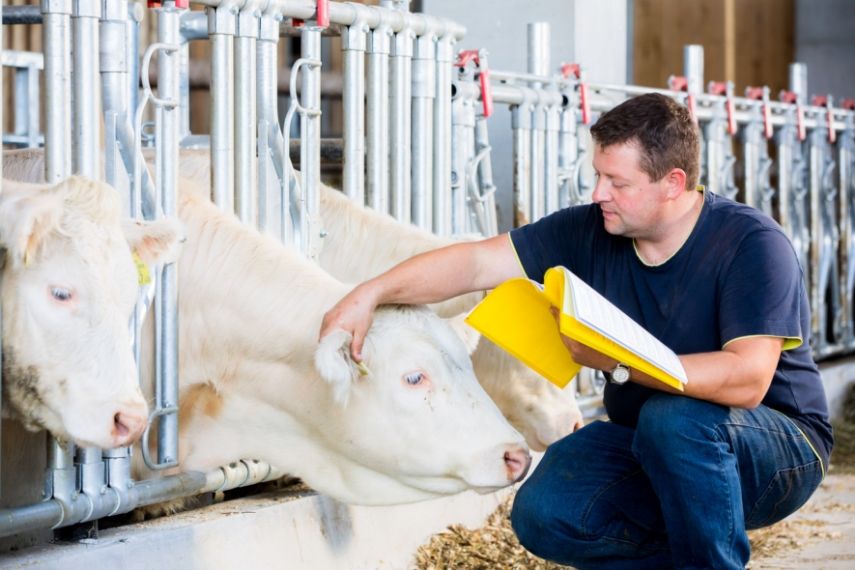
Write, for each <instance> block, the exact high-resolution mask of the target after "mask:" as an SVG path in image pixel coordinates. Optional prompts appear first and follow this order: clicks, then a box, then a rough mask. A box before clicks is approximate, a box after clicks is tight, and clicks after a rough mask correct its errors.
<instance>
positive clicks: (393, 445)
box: [4, 153, 530, 504]
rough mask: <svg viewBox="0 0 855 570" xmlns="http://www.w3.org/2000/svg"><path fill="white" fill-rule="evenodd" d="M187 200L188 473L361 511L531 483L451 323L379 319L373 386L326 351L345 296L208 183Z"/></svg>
mask: <svg viewBox="0 0 855 570" xmlns="http://www.w3.org/2000/svg"><path fill="white" fill-rule="evenodd" d="M34 156H35V154H34V153H18V154H17V155H13V154H11V153H7V154H6V155H5V157H4V159H5V160H4V169H5V170H6V172H7V173H9V174H10V175H11V174H15V175H22V176H37V175H38V172H39V171H40V167H39V165H38V164H35V165H34V164H33V163H34V162H38V160H36V159H34ZM194 186H195V188H196V191H195V193H194V191H193V187H194ZM182 187H186V188H190V190H189V191H183V192H182V196H181V205H180V212H179V215H180V218H181V220H182V221H183V222H184V224H185V226H186V234H187V242H186V244H185V246H184V248H183V252H182V255H181V259H180V260H179V264H178V273H179V276H178V277H179V313H180V315H179V323H180V330H179V337H180V347H181V353H180V356H179V366H180V370H179V378H180V383H181V398H180V402H181V404H180V406H181V409H180V417H179V426H180V440H179V455H180V457H179V458H180V460H181V468H182V469H193V470H208V469H212V468H215V467H217V466H219V465H222V464H224V463H228V462H231V461H233V460H235V459H239V458H257V459H262V460H265V461H267V462H268V463H270V464H272V465H274V466H275V467H277V468H279V469H280V470H282V471H284V472H287V473H289V474H291V475H294V476H298V477H300V478H302V479H303V480H304V481H306V483H308V484H309V485H310V486H312V487H313V488H315V489H317V490H319V491H321V492H323V493H326V494H328V495H330V496H332V497H333V498H336V499H338V500H341V501H345V502H348V503H358V504H393V503H404V502H411V501H418V500H424V499H429V498H433V497H437V496H441V495H447V494H452V493H457V492H460V491H463V490H466V489H475V490H477V491H482V492H486V491H491V490H494V489H496V488H499V487H503V486H506V485H508V484H511V483H513V482H515V481H517V480H519V479H520V478H521V477H522V476H524V474H525V472H526V470H527V469H528V466H529V463H530V457H529V454H528V449H527V447H526V445H525V441H524V439H523V437H522V436H521V435H520V434H519V433H518V432H517V431H516V430H514V429H513V428H512V427H511V426H510V425H509V424H508V423H507V421H506V420H505V419H504V418H503V417H502V415H501V413H500V412H499V410H498V409H497V408H496V406H495V404H494V403H493V402H492V401H491V400H490V399H489V397H488V396H487V395H486V394H485V393H484V391H483V390H482V389H481V387H480V386H479V385H478V383H477V380H476V379H475V376H474V373H473V371H472V367H471V362H470V360H469V357H468V354H467V353H466V348H465V346H464V344H463V343H462V342H461V340H460V338H459V337H458V336H457V334H456V333H455V332H454V331H453V330H452V328H451V327H450V325H449V324H447V323H446V322H444V321H443V320H442V319H440V318H439V317H437V316H436V315H435V314H434V313H432V312H431V311H429V310H427V309H426V308H424V307H386V308H383V309H381V310H380V311H379V312H378V315H377V318H376V320H375V323H374V325H373V326H372V328H371V330H370V331H369V334H368V337H367V339H366V343H365V349H364V354H365V364H366V365H367V367H368V370H369V372H368V374H367V375H364V376H363V375H361V374H360V372H359V371H358V369H357V368H356V366H355V365H354V363H353V362H352V361H350V357H349V350H348V343H349V339H348V338H347V336H346V335H345V333H343V332H342V333H340V334H333V335H330V336H329V337H327V338H326V339H325V341H324V342H323V343H321V345H320V346H318V340H317V333H318V330H319V328H320V321H321V317H322V315H323V313H324V312H325V310H326V309H327V308H329V307H330V306H332V305H333V304H334V303H335V301H336V300H338V298H340V297H341V296H343V295H344V294H345V293H346V292H347V286H345V285H343V284H341V283H339V282H338V281H336V280H335V279H334V278H332V277H331V276H329V275H328V274H327V273H325V272H324V271H323V270H321V269H320V268H318V267H317V266H316V265H315V264H313V263H310V262H308V261H306V260H305V259H303V258H302V257H301V256H299V255H298V254H297V253H296V252H293V251H291V250H290V249H288V248H286V247H284V246H282V245H280V244H279V243H277V242H275V241H274V240H272V239H270V238H267V237H263V236H261V235H260V234H259V233H258V232H256V231H254V230H252V229H249V228H247V227H245V226H244V225H242V224H240V222H238V221H237V219H236V218H234V217H233V216H229V215H225V214H223V213H222V212H220V211H219V210H218V209H217V208H216V207H215V206H214V205H213V204H212V203H211V202H210V201H209V199H208V197H207V190H201V191H200V190H199V185H198V184H195V185H194V184H192V183H188V182H186V181H182ZM461 330H464V329H463V328H461ZM470 344H474V343H470ZM143 349H144V352H145V354H144V356H145V358H144V361H143V363H144V365H145V368H146V374H145V378H146V383H147V385H149V386H150V383H151V373H150V369H151V368H152V366H151V360H152V359H151V346H150V345H144V347H143ZM154 440H155V438H151V439H150V441H154ZM138 463H139V462H138ZM136 475H137V476H143V475H146V473H145V472H144V471H142V470H140V469H139V466H137V471H136Z"/></svg>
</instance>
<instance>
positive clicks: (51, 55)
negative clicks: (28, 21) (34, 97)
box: [41, 0, 71, 182]
mask: <svg viewBox="0 0 855 570" xmlns="http://www.w3.org/2000/svg"><path fill="white" fill-rule="evenodd" d="M41 8H42V14H43V22H44V23H43V25H42V28H43V33H42V43H43V45H44V56H45V180H47V181H48V182H58V181H60V180H62V179H63V178H65V177H66V176H68V175H69V174H71V98H70V97H69V96H68V94H69V93H71V0H42V1H41Z"/></svg>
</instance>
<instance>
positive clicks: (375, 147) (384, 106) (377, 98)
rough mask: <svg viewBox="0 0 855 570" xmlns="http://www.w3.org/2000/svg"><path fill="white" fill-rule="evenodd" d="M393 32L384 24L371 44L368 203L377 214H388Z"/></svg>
mask: <svg viewBox="0 0 855 570" xmlns="http://www.w3.org/2000/svg"><path fill="white" fill-rule="evenodd" d="M391 51H392V46H391V31H390V30H389V27H388V26H385V25H382V26H380V27H379V28H377V29H375V30H373V31H372V32H371V35H370V37H369V41H368V89H367V96H368V100H367V102H366V117H367V124H366V136H367V144H366V156H367V160H368V173H367V174H368V177H367V178H368V180H367V183H366V192H367V194H368V195H367V202H368V204H369V205H370V206H371V207H372V208H373V209H375V210H377V211H378V212H383V213H384V214H388V213H390V212H389V202H390V200H389V133H390V131H389V54H390V53H391Z"/></svg>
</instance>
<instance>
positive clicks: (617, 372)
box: [612, 364, 629, 384]
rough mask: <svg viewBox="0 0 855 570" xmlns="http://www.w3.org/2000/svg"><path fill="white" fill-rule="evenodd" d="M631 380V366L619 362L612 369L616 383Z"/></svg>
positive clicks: (613, 379) (613, 380)
mask: <svg viewBox="0 0 855 570" xmlns="http://www.w3.org/2000/svg"><path fill="white" fill-rule="evenodd" d="M627 380H629V368H627V367H626V366H624V365H623V364H618V365H617V366H615V369H614V370H612V382H614V383H615V384H625V383H626V381H627Z"/></svg>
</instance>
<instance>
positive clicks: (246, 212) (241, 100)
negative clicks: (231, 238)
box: [234, 5, 259, 225]
mask: <svg viewBox="0 0 855 570" xmlns="http://www.w3.org/2000/svg"><path fill="white" fill-rule="evenodd" d="M258 31H259V18H258V13H257V12H256V11H254V10H252V5H248V6H247V7H245V8H244V9H243V10H241V12H240V13H239V14H238V16H237V27H236V31H235V36H236V37H235V57H234V60H235V61H234V71H235V76H234V89H235V195H234V200H235V213H236V214H237V216H238V218H240V220H241V221H242V222H244V223H246V224H251V225H254V224H255V223H256V220H257V213H256V205H257V190H256V189H257V186H258V179H257V175H258V158H257V155H256V139H257V120H256V104H257V101H256V75H255V74H256V43H257V39H258Z"/></svg>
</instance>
